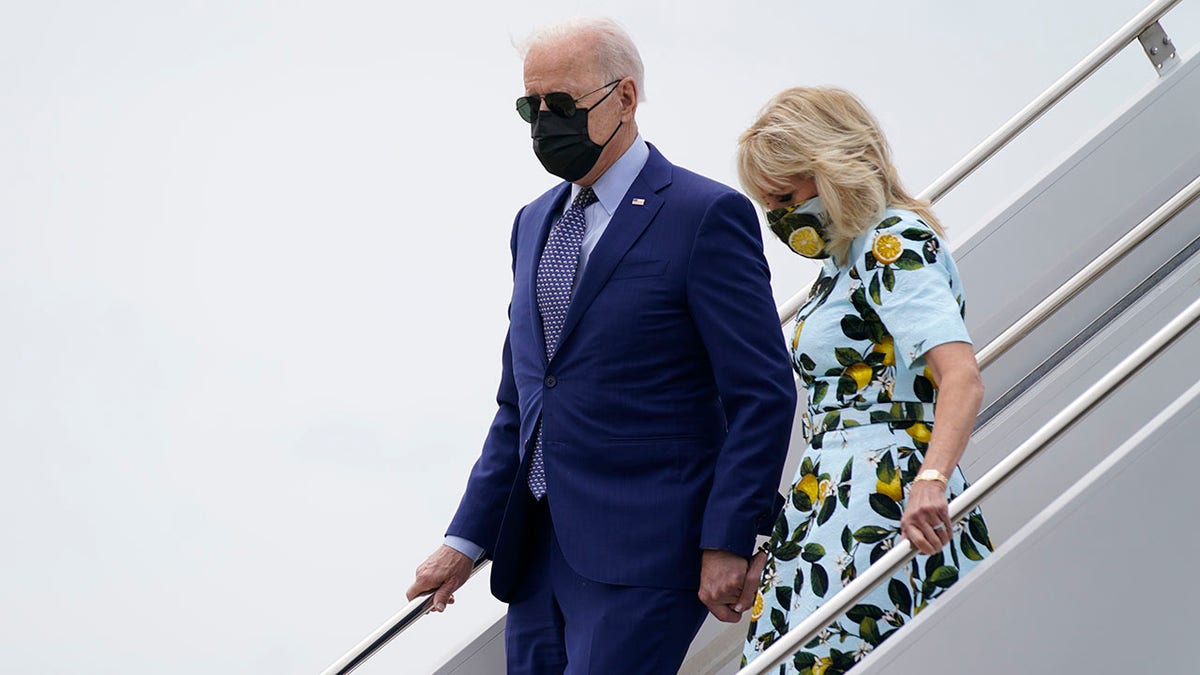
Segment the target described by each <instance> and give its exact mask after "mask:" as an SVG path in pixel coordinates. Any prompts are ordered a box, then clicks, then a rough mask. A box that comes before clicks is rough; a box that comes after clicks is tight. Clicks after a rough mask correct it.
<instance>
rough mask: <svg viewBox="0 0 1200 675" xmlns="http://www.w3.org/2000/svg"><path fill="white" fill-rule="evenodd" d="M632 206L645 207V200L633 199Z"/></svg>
mask: <svg viewBox="0 0 1200 675" xmlns="http://www.w3.org/2000/svg"><path fill="white" fill-rule="evenodd" d="M633 205H634V206H645V205H646V200H645V199H642V198H641V197H634V199H633Z"/></svg>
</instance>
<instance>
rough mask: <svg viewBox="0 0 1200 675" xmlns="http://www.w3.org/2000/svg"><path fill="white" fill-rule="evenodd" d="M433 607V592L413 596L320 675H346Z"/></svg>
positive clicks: (483, 563) (484, 562) (481, 565)
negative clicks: (402, 607)
mask: <svg viewBox="0 0 1200 675" xmlns="http://www.w3.org/2000/svg"><path fill="white" fill-rule="evenodd" d="M490 563H491V561H489V560H479V561H476V563H475V568H474V569H472V570H471V576H472V577H473V576H475V575H476V574H477V573H478V572H479V571H480V570H482V569H483V568H485V567H487V566H488V565H489V564H490ZM431 607H433V593H432V592H429V593H424V594H422V595H418V596H417V597H415V598H413V599H412V600H411V601H409V603H408V604H407V605H405V606H404V609H401V610H400V611H399V612H396V614H395V615H393V616H392V618H390V619H388V620H387V621H385V622H383V625H381V626H380V627H379V628H376V629H375V631H374V632H373V633H371V634H370V635H368V636H367V637H365V638H363V641H362V642H359V643H358V644H356V645H354V648H353V649H351V650H350V651H348V652H346V653H345V654H344V655H342V658H340V659H338V660H337V661H334V662H333V663H332V664H330V666H329V667H328V668H326V669H325V670H323V671H321V675H346V674H347V673H349V672H351V671H353V670H354V669H355V668H358V667H359V666H361V665H362V664H363V663H365V662H366V661H367V659H369V658H371V657H372V656H374V655H375V652H377V651H379V650H380V649H383V646H384V645H386V644H387V643H389V642H391V641H392V638H394V637H396V636H397V635H399V634H400V633H403V632H404V631H405V630H406V629H407V628H408V627H409V626H411V625H412V624H414V623H416V621H417V619H420V618H421V617H423V616H425V615H426V614H428V613H429V610H430V608H431Z"/></svg>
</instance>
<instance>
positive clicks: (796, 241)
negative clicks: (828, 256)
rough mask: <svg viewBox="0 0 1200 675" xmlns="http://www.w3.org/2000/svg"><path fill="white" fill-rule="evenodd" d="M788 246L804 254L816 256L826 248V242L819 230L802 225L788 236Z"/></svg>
mask: <svg viewBox="0 0 1200 675" xmlns="http://www.w3.org/2000/svg"><path fill="white" fill-rule="evenodd" d="M788 246H791V247H792V250H793V251H795V252H796V253H799V254H800V255H802V256H805V257H808V258H816V257H817V256H819V255H820V254H821V252H822V251H824V250H825V242H824V241H823V240H822V239H821V235H819V234H817V230H816V229H815V228H812V227H801V228H800V229H798V230H795V231H794V232H792V234H791V235H789V236H788Z"/></svg>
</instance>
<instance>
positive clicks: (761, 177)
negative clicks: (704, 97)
mask: <svg viewBox="0 0 1200 675" xmlns="http://www.w3.org/2000/svg"><path fill="white" fill-rule="evenodd" d="M737 163H738V178H739V179H740V180H741V183H742V188H743V189H745V190H746V191H747V192H749V193H750V194H751V195H752V196H753V197H754V198H755V199H756V200H759V201H761V200H762V197H763V195H766V194H775V193H778V192H779V188H780V185H782V184H785V183H786V182H789V181H791V180H793V179H795V178H811V179H813V180H814V181H815V182H816V186H817V194H818V195H820V197H821V205H822V206H823V207H824V208H825V211H826V213H827V214H828V215H829V220H830V224H829V237H830V242H829V250H830V253H831V254H832V255H833V256H834V259H835V260H836V261H838V262H839V263H844V262H845V259H846V257H847V256H848V255H849V250H850V243H851V242H852V241H853V240H854V238H855V237H857V236H858V235H860V234H862V233H863V232H865V231H866V230H868V229H870V228H872V227H874V226H875V225H876V224H877V223H878V222H879V219H880V218H881V217H882V214H883V211H884V209H886V208H888V207H896V208H903V209H908V210H910V211H912V212H914V213H916V214H917V215H918V216H920V217H921V219H922V220H924V221H925V222H926V223H927V224H928V225H929V226H930V227H931V228H933V230H934V231H935V232H937V233H938V234H944V232H943V231H942V227H941V223H939V222H938V220H937V218H936V217H935V216H934V215H933V212H932V211H931V210H930V208H929V202H928V201H925V200H920V199H917V198H915V197H913V196H912V195H910V194H909V193H908V192H907V191H906V190H905V189H904V186H903V185H902V184H901V183H900V178H899V176H897V174H896V167H895V166H894V165H893V164H892V160H891V149H890V148H889V147H888V143H887V139H886V138H884V136H883V131H882V130H881V129H880V128H879V123H878V122H877V121H876V120H875V118H874V117H873V116H872V115H871V113H870V112H868V111H867V109H866V107H864V106H863V104H862V103H861V102H860V101H859V100H858V99H857V98H855V96H854V95H853V94H851V93H850V92H848V91H845V90H844V89H837V88H834V87H794V88H792V89H785V90H784V91H782V92H780V93H778V94H776V95H775V96H774V98H772V99H771V100H770V101H768V102H767V104H766V105H765V106H764V107H763V109H762V111H761V112H760V113H759V116H758V119H757V120H756V121H755V122H754V124H752V125H751V126H750V128H749V129H747V130H746V131H745V132H743V133H742V135H741V137H740V138H738V150H737Z"/></svg>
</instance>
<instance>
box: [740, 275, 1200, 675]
mask: <svg viewBox="0 0 1200 675" xmlns="http://www.w3.org/2000/svg"><path fill="white" fill-rule="evenodd" d="M1197 320H1200V299H1198V300H1196V301H1194V302H1192V304H1191V305H1189V306H1188V308H1187V309H1185V310H1183V312H1181V313H1180V314H1179V315H1178V316H1176V317H1175V318H1174V319H1173V320H1172V321H1171V322H1170V323H1168V324H1167V325H1166V326H1164V327H1163V328H1162V329H1161V330H1159V331H1158V332H1157V333H1155V334H1154V336H1153V337H1151V338H1150V340H1148V341H1147V342H1146V343H1145V344H1144V345H1142V346H1141V347H1139V348H1138V349H1137V350H1136V351H1134V352H1133V353H1132V354H1130V355H1129V356H1128V357H1126V358H1125V359H1124V360H1123V361H1121V362H1120V363H1119V364H1117V366H1116V367H1115V368H1113V369H1112V370H1111V371H1109V372H1108V374H1107V375H1105V376H1104V377H1103V378H1101V379H1100V380H1099V381H1097V382H1096V383H1095V384H1093V385H1092V386H1091V387H1089V388H1088V389H1087V391H1085V392H1083V394H1081V395H1080V396H1079V397H1078V398H1076V399H1075V400H1074V401H1072V402H1071V404H1070V405H1069V406H1067V407H1066V408H1064V409H1063V410H1062V411H1061V412H1059V413H1058V414H1057V415H1055V416H1054V417H1053V418H1052V419H1051V420H1050V421H1049V422H1047V423H1046V424H1045V425H1044V426H1042V427H1041V428H1040V429H1038V430H1037V432H1036V433H1034V435H1033V436H1030V437H1029V440H1027V441H1025V442H1024V443H1022V444H1021V445H1020V447H1018V448H1017V449H1016V450H1014V451H1013V452H1012V454H1010V455H1009V456H1008V457H1005V458H1004V459H1003V460H1001V462H1000V463H999V464H997V465H996V466H995V467H993V468H992V470H991V471H988V472H987V473H986V474H984V476H983V477H982V478H980V479H979V480H978V481H976V482H975V484H974V485H972V486H971V487H969V488H967V489H966V490H965V491H963V493H962V494H961V495H959V496H958V498H957V499H955V500H954V501H952V502H950V520H951V522H954V523H957V522H959V521H961V520H962V519H963V518H965V517H966V516H967V514H969V513H970V512H971V511H972V510H973V509H975V507H977V506H979V503H980V502H982V501H983V500H984V498H985V497H987V496H988V495H990V494H991V493H992V492H993V491H994V490H995V489H996V488H997V487H999V486H1000V485H1002V484H1003V483H1004V482H1005V481H1007V480H1008V479H1009V478H1010V477H1012V475H1013V474H1014V473H1016V471H1017V470H1018V469H1020V468H1021V467H1023V466H1025V465H1026V464H1027V463H1029V461H1030V460H1032V459H1034V458H1035V457H1037V455H1038V454H1039V453H1040V452H1041V451H1042V450H1043V449H1044V448H1045V447H1046V446H1047V445H1049V444H1050V443H1051V442H1053V441H1054V440H1055V439H1056V438H1058V437H1059V436H1061V435H1062V434H1063V432H1065V431H1066V430H1067V429H1069V428H1070V427H1071V426H1072V425H1073V424H1075V422H1077V421H1078V420H1079V419H1080V418H1081V417H1083V416H1084V415H1085V414H1087V413H1088V412H1089V411H1091V410H1092V409H1093V408H1094V407H1096V405H1097V404H1099V403H1100V402H1101V401H1103V400H1104V399H1105V398H1106V397H1107V396H1108V395H1109V394H1110V393H1112V391H1113V390H1114V389H1116V388H1117V387H1119V386H1121V384H1122V383H1124V382H1125V381H1126V380H1127V379H1129V377H1130V376H1131V375H1133V373H1135V372H1137V371H1138V370H1139V369H1140V368H1141V367H1142V366H1144V365H1145V364H1146V363H1147V362H1148V361H1150V359H1152V358H1154V357H1155V356H1157V355H1158V354H1160V353H1161V352H1162V351H1163V350H1165V349H1166V348H1167V347H1168V346H1169V345H1170V344H1171V343H1172V342H1174V341H1175V340H1176V338H1178V337H1179V336H1180V335H1182V334H1183V333H1184V332H1185V331H1187V330H1188V329H1189V328H1191V326H1192V325H1193V324H1195V323H1196V322H1197ZM916 554H917V552H916V550H915V549H913V546H912V543H911V542H909V540H907V539H901V540H900V541H899V542H897V544H896V545H895V546H894V547H893V548H892V550H890V551H888V552H887V553H886V554H884V556H883V557H882V558H880V559H879V560H878V561H876V562H875V564H873V565H871V566H870V567H868V568H867V570H866V571H865V572H864V573H863V574H862V575H861V576H859V577H858V578H856V579H855V580H854V581H852V582H850V583H849V584H847V585H846V587H845V588H843V589H842V590H841V591H839V592H838V593H837V594H836V595H834V596H833V597H832V598H830V599H829V601H828V602H825V603H824V604H822V605H821V606H820V607H818V608H817V609H816V611H814V612H813V613H812V614H809V615H808V617H807V618H805V619H804V621H802V622H800V623H799V624H797V625H796V626H794V627H792V628H791V629H790V630H788V632H787V633H786V634H784V635H783V636H782V637H780V638H779V639H778V640H776V641H775V642H773V643H772V644H771V646H770V647H768V648H767V649H766V651H764V652H763V653H762V654H760V655H759V657H758V658H756V659H754V660H753V661H751V662H750V664H749V665H747V666H746V667H745V668H742V669H741V670H739V671H738V673H737V675H761V674H763V673H767V672H768V671H770V670H771V669H773V668H775V667H777V666H779V665H780V664H782V663H784V662H785V661H786V660H787V659H789V658H791V656H792V655H793V653H794V652H795V651H796V650H797V649H799V648H800V647H802V646H803V645H805V644H807V643H808V642H809V641H811V640H812V639H813V638H815V637H816V636H817V635H818V634H819V633H820V632H821V631H822V630H824V629H825V627H826V626H828V625H829V624H830V623H832V622H833V621H836V620H837V618H838V617H839V616H841V615H842V614H844V613H845V612H846V611H847V610H848V609H849V608H851V607H853V606H854V605H855V604H856V603H858V601H859V600H861V599H862V598H864V597H865V596H866V595H867V594H868V593H870V592H871V590H872V589H873V588H874V587H875V586H876V585H877V584H879V583H880V582H882V581H883V580H885V579H887V578H889V577H891V576H892V575H893V574H895V573H896V571H897V570H899V569H900V568H901V567H903V566H904V565H905V564H907V563H908V562H909V561H910V560H912V559H913V558H914V557H915V556H916Z"/></svg>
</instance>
